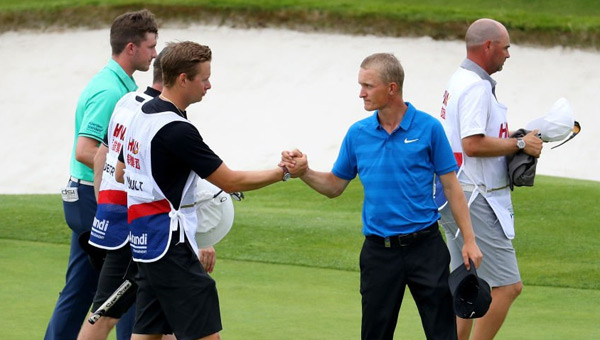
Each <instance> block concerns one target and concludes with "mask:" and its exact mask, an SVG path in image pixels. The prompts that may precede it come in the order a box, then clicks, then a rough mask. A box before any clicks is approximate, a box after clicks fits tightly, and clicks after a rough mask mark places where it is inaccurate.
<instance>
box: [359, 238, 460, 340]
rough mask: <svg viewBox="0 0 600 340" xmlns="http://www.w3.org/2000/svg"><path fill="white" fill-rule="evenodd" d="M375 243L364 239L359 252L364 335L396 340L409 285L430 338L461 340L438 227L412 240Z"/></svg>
mask: <svg viewBox="0 0 600 340" xmlns="http://www.w3.org/2000/svg"><path fill="white" fill-rule="evenodd" d="M382 240H383V239H382ZM376 241H377V240H374V239H373V238H371V237H369V238H367V239H365V242H364V244H363V248H362V251H361V253H360V293H361V295H362V339H363V340H392V339H393V338H394V331H395V329H396V323H397V321H398V313H399V312H400V306H401V305H402V298H403V297H404V291H405V288H406V286H408V288H409V289H410V292H411V294H412V296H413V298H414V300H415V303H416V305H417V308H418V310H419V314H420V316H421V322H422V326H423V329H424V330H425V335H426V336H427V339H440V340H441V339H443V340H455V339H457V335H456V317H455V314H454V309H453V307H452V296H451V294H450V288H449V287H448V275H449V265H450V254H449V252H448V248H447V247H446V244H445V243H444V240H443V239H442V236H441V234H440V232H439V229H437V228H435V229H434V231H433V232H430V233H428V234H426V235H425V236H422V237H419V238H418V239H416V240H414V242H413V241H411V242H409V244H398V243H395V244H394V243H392V244H391V245H390V244H389V243H388V244H387V245H388V247H386V244H385V243H384V242H376Z"/></svg>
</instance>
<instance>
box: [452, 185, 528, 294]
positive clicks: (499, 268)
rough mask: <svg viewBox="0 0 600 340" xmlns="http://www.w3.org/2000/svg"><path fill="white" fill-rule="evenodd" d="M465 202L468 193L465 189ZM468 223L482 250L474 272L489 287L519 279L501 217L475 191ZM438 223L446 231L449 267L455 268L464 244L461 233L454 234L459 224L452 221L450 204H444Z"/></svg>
mask: <svg viewBox="0 0 600 340" xmlns="http://www.w3.org/2000/svg"><path fill="white" fill-rule="evenodd" d="M465 196H466V199H467V202H468V201H469V197H470V196H471V193H470V192H467V191H465ZM469 212H470V215H471V223H472V224H473V231H474V232H475V239H476V241H477V245H478V246H479V249H480V250H481V253H482V254H483V260H482V261H481V265H480V266H479V268H477V275H479V276H480V277H481V278H482V279H484V280H486V281H487V282H488V283H489V285H490V286H491V287H501V286H508V285H511V284H514V283H517V282H520V281H521V274H520V273H519V267H518V265H517V256H516V252H515V248H514V247H513V245H512V242H511V240H509V239H508V238H507V237H506V235H505V234H504V231H503V230H502V226H501V225H500V221H498V218H497V217H496V214H494V211H493V210H492V208H491V207H490V205H489V204H488V203H487V201H486V200H485V198H483V197H482V196H481V195H477V197H476V198H475V200H474V201H473V203H472V204H471V206H470V207H469ZM440 214H441V216H442V217H441V219H440V224H441V225H442V227H444V231H445V233H446V243H447V245H448V250H449V251H450V256H451V262H450V268H451V269H452V270H454V269H455V268H457V267H458V266H460V265H461V264H462V263H463V260H462V247H463V245H464V241H463V237H462V234H459V235H458V237H455V236H456V232H457V230H458V226H457V225H456V222H455V221H454V217H453V216H452V212H451V211H450V206H449V205H446V206H445V207H444V208H443V209H442V210H441V211H440Z"/></svg>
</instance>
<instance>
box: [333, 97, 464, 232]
mask: <svg viewBox="0 0 600 340" xmlns="http://www.w3.org/2000/svg"><path fill="white" fill-rule="evenodd" d="M406 104H407V105H408V110H407V111H406V114H405V115H404V118H403V119H402V122H401V123H400V125H399V126H398V127H397V128H396V129H395V130H394V131H393V132H392V133H391V134H388V132H387V131H385V129H383V127H381V125H380V124H379V119H378V118H377V114H378V112H377V111H376V112H375V113H374V114H373V115H372V116H370V117H368V118H365V119H363V120H360V121H358V122H356V123H354V124H353V125H352V126H351V127H350V129H349V130H348V132H347V134H346V137H344V141H343V143H342V146H341V149H340V153H339V155H338V159H337V161H336V162H335V164H334V166H333V169H332V172H333V174H334V175H336V176H337V177H339V178H342V179H346V180H352V179H354V178H355V177H356V175H357V174H358V175H359V176H360V180H361V182H362V184H363V186H364V195H365V197H364V202H363V213H362V220H363V234H364V235H377V236H381V237H387V236H392V235H398V234H407V233H412V232H415V231H418V230H421V229H423V228H425V227H427V226H429V225H431V224H433V223H434V222H435V221H437V220H438V219H439V218H440V216H439V214H438V209H437V206H436V204H435V202H434V200H433V175H434V173H436V174H438V175H443V174H446V173H449V172H452V171H457V170H458V167H457V165H456V161H455V159H454V156H453V154H452V149H451V148H450V144H449V142H448V138H447V137H446V134H445V133H444V129H443V128H442V125H441V123H440V122H439V121H438V120H437V119H436V118H434V117H432V116H431V115H429V114H427V113H425V112H422V111H418V110H417V109H415V107H414V106H412V105H411V104H410V103H406Z"/></svg>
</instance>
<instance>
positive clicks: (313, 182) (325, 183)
mask: <svg viewBox="0 0 600 340" xmlns="http://www.w3.org/2000/svg"><path fill="white" fill-rule="evenodd" d="M300 179H301V180H302V181H303V182H304V183H306V184H307V185H308V186H309V187H311V188H313V189H314V190H315V191H316V192H318V193H320V194H321V195H324V196H327V197H329V198H334V197H338V196H339V195H341V194H342V192H344V189H346V186H347V184H348V181H344V180H341V179H339V178H337V177H336V176H335V175H334V174H332V173H331V172H321V171H314V170H311V169H308V170H307V171H306V173H305V174H304V175H303V176H301V177H300Z"/></svg>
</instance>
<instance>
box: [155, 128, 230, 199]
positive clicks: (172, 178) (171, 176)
mask: <svg viewBox="0 0 600 340" xmlns="http://www.w3.org/2000/svg"><path fill="white" fill-rule="evenodd" d="M151 150H152V151H151V152H152V155H151V157H152V176H153V177H154V180H155V181H156V183H157V184H158V186H159V187H160V189H161V191H162V192H163V193H164V194H165V196H166V197H167V199H169V201H171V202H172V203H173V204H174V205H175V206H177V202H180V201H181V195H182V193H183V189H184V187H185V182H186V180H187V177H188V174H189V172H190V170H193V171H194V172H195V173H196V174H198V176H200V177H201V178H206V177H208V176H210V175H211V174H212V173H213V172H214V171H215V170H216V169H217V168H218V167H219V166H221V164H222V163H223V161H222V160H221V159H220V158H219V156H217V155H216V154H215V153H214V152H213V151H212V150H211V149H210V147H209V146H208V145H206V143H205V142H204V140H203V139H202V136H200V133H199V132H198V129H196V127H195V126H194V125H192V124H191V123H189V122H181V121H176V122H171V123H169V124H167V125H165V126H164V127H162V128H161V129H160V130H159V131H158V132H157V133H156V135H155V136H154V138H153V139H152V145H151Z"/></svg>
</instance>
